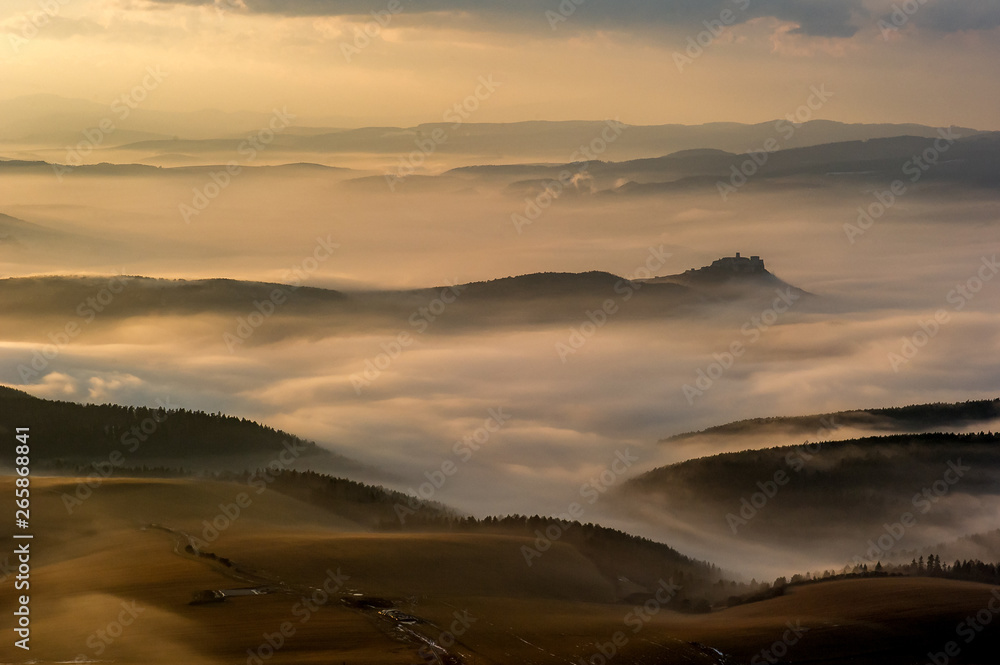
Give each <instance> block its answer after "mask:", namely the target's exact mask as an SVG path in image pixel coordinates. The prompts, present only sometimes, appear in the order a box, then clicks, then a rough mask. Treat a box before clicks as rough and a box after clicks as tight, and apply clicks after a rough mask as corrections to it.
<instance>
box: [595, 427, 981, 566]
mask: <svg viewBox="0 0 1000 665" xmlns="http://www.w3.org/2000/svg"><path fill="white" fill-rule="evenodd" d="M614 501H615V503H616V506H617V507H618V508H619V509H621V510H623V511H625V512H627V513H629V514H631V515H636V516H641V517H642V518H643V519H646V520H648V521H650V522H652V523H661V524H673V525H675V526H676V525H677V524H687V525H689V526H691V527H694V526H696V527H697V528H699V529H703V530H704V531H705V532H706V533H714V534H715V535H716V537H724V538H726V539H734V542H735V540H739V541H742V542H744V543H747V542H754V543H760V544H762V545H766V546H768V547H778V548H781V547H787V548H800V549H815V550H819V551H823V552H825V553H826V555H827V556H830V555H837V556H840V557H848V558H849V557H850V556H851V555H852V554H857V553H858V551H859V548H860V550H861V551H864V550H865V547H862V546H863V545H864V544H865V543H866V542H867V540H868V539H870V538H878V537H879V535H881V534H882V533H883V528H884V525H885V524H887V523H896V522H899V521H900V520H901V519H902V518H901V516H902V515H903V514H905V513H910V514H911V515H912V516H914V517H915V520H916V525H915V526H913V528H911V529H908V530H906V536H907V540H906V541H904V542H903V543H902V546H903V547H913V546H914V545H919V544H921V542H920V541H921V540H924V543H923V544H925V545H930V544H933V543H935V542H939V541H941V540H943V536H944V534H952V537H959V536H962V535H965V534H970V533H976V532H978V531H982V530H984V528H986V527H987V526H989V525H993V524H995V520H996V514H997V513H996V511H997V510H998V509H1000V434H993V433H983V434H947V433H929V434H907V435H891V436H883V437H867V438H861V439H853V440H847V441H834V442H816V443H813V444H808V445H806V444H803V445H800V446H785V447H778V448H768V449H763V450H747V451H744V452H735V453H725V454H721V455H714V456H710V457H703V458H699V459H692V460H688V461H685V462H681V463H678V464H673V465H669V466H665V467H661V468H658V469H654V470H652V471H649V472H647V473H644V474H643V475H641V476H638V477H636V478H633V479H631V480H629V481H628V482H627V483H626V484H625V485H624V486H622V488H621V489H620V490H618V491H616V493H615V498H614Z"/></svg>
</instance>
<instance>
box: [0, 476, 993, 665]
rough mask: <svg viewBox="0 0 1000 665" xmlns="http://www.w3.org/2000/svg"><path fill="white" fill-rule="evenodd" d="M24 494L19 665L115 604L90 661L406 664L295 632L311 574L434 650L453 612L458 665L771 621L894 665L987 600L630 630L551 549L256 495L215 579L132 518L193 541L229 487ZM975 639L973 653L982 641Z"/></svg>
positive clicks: (648, 655) (832, 588) (752, 639)
mask: <svg viewBox="0 0 1000 665" xmlns="http://www.w3.org/2000/svg"><path fill="white" fill-rule="evenodd" d="M33 487H34V490H35V491H34V494H33V501H34V503H33V507H32V508H33V516H34V518H35V519H34V521H33V523H32V527H33V528H32V530H33V531H34V532H35V533H36V540H35V541H34V543H33V545H32V547H33V548H34V558H33V559H32V564H33V569H32V583H33V586H32V593H33V597H32V611H33V616H34V617H35V619H34V623H33V627H34V630H35V632H34V634H33V639H34V642H33V645H34V646H35V648H33V650H32V653H31V657H32V658H36V659H39V660H43V661H45V660H72V659H73V658H75V657H76V656H77V655H78V654H86V655H88V656H90V657H97V654H96V653H95V651H94V650H93V649H90V648H88V646H87V640H88V637H89V636H91V635H92V634H94V631H96V630H98V629H101V628H106V627H107V625H108V623H110V622H113V621H114V620H115V619H116V617H117V616H118V615H119V613H120V611H121V605H120V604H121V602H122V601H126V602H131V601H133V600H134V601H136V602H137V603H138V606H139V607H141V608H143V611H142V612H141V614H140V616H139V618H138V619H137V620H136V622H135V623H134V624H133V625H131V626H128V627H126V628H125V629H124V631H123V634H122V636H121V637H120V638H118V639H117V640H115V641H114V643H113V644H111V645H110V646H109V647H108V648H107V651H105V652H103V653H102V654H101V655H100V656H99V658H100V659H107V660H114V661H115V662H120V663H140V662H141V663H150V662H187V663H199V664H200V663H242V662H246V649H247V648H251V647H252V648H256V647H257V646H258V645H259V644H260V643H261V641H262V639H263V638H262V636H263V634H264V633H273V632H274V631H275V630H276V629H277V628H278V627H279V626H280V625H281V623H282V622H283V621H292V622H294V623H293V624H292V625H293V626H294V627H295V629H296V633H295V635H293V636H292V637H290V638H289V639H288V644H287V646H286V647H285V648H283V649H281V650H280V651H279V653H278V654H277V655H276V656H275V657H274V658H273V659H272V660H271V661H269V662H275V663H329V662H334V663H336V662H347V663H413V662H419V661H420V658H419V656H418V655H417V653H416V650H417V646H418V643H416V642H414V641H413V640H412V639H411V640H409V641H407V640H406V639H404V635H403V634H402V633H401V632H400V631H399V630H398V629H397V628H395V627H393V626H392V625H391V624H390V623H389V622H386V621H384V620H381V619H379V618H378V617H377V616H376V615H375V614H374V613H372V612H363V611H359V610H355V609H350V608H347V607H345V606H343V605H341V604H339V603H337V602H331V603H328V604H326V605H324V606H323V607H321V608H320V609H319V611H317V612H316V613H315V614H313V615H312V616H311V618H310V619H309V620H308V621H307V622H305V623H299V619H298V617H297V616H295V615H293V614H292V608H293V607H294V605H295V603H296V602H297V600H298V599H299V598H300V597H301V594H302V593H305V592H308V591H309V589H311V588H314V587H317V586H319V585H320V584H321V583H322V581H323V577H324V576H325V570H326V569H327V568H334V569H336V568H338V567H339V568H340V569H341V571H342V572H344V573H346V574H348V575H350V576H351V579H350V580H349V581H348V582H347V585H346V589H345V591H346V590H350V592H355V591H356V592H358V593H364V594H368V595H383V596H387V597H390V598H393V599H395V600H397V601H398V602H399V603H400V604H401V608H402V609H404V610H406V611H413V612H414V613H415V614H417V615H419V616H420V617H422V618H423V619H425V620H427V622H428V623H425V624H422V625H420V626H418V627H416V628H417V630H418V631H419V632H420V633H421V634H424V635H425V636H430V637H434V638H436V637H438V636H439V635H440V633H441V632H442V631H443V630H445V629H447V628H448V626H449V625H450V624H451V622H452V621H453V616H454V615H453V613H454V612H455V611H460V610H467V611H468V612H469V613H470V614H471V615H472V616H473V617H475V618H476V622H475V623H474V624H473V626H472V627H471V628H470V629H469V631H468V632H467V633H466V634H464V635H462V636H461V638H460V644H459V645H458V646H457V647H456V648H455V649H453V653H456V654H459V655H461V656H462V657H463V659H464V661H465V662H470V663H471V662H476V663H538V664H542V663H566V662H567V661H571V662H575V660H576V659H577V658H585V657H589V656H590V655H591V654H592V653H594V652H595V649H596V648H597V645H598V644H599V643H604V642H607V641H608V640H610V639H611V637H612V636H613V635H614V634H615V632H616V631H622V633H623V634H625V635H626V636H627V637H628V638H629V643H628V645H627V646H626V647H625V651H624V654H625V655H622V656H619V657H618V659H617V662H622V663H649V664H650V665H653V664H654V663H671V662H677V663H681V662H684V663H711V662H714V661H713V658H712V657H711V656H710V655H709V652H708V651H705V650H704V649H702V648H701V647H697V646H692V645H691V644H688V643H689V642H700V643H702V644H705V645H709V646H712V647H714V648H718V649H721V650H723V651H725V652H727V653H730V654H732V655H734V656H738V658H739V660H738V661H737V662H746V661H747V660H749V658H750V657H751V656H752V655H753V654H754V653H756V652H757V651H758V650H759V649H761V648H764V647H767V646H768V645H770V644H771V643H772V642H773V641H774V640H776V639H779V638H780V635H781V632H782V631H783V630H784V628H783V626H784V625H785V622H786V621H801V622H802V625H804V626H806V627H809V628H810V631H811V632H809V633H807V635H806V637H805V638H804V639H803V640H802V642H801V643H800V644H799V645H797V646H796V649H797V650H796V651H795V660H796V661H797V662H798V661H801V660H810V659H818V658H820V657H824V658H828V659H830V658H832V659H830V660H827V662H848V661H847V660H845V659H844V654H856V653H867V652H876V651H878V650H880V649H884V648H885V647H886V646H887V645H888V646H891V647H892V648H893V649H895V651H894V653H893V655H892V657H890V656H889V655H886V654H882V655H880V656H878V658H879V659H880V660H878V661H877V662H883V663H892V662H899V663H903V662H909V660H907V659H908V658H909V659H912V660H916V659H918V658H919V657H920V656H921V655H922V653H921V651H920V650H921V649H925V647H926V648H928V649H929V648H933V647H934V645H935V644H938V643H941V644H943V642H944V641H946V640H947V639H950V638H951V637H952V635H951V633H952V632H953V627H954V623H955V622H956V621H957V619H959V618H961V617H962V616H965V615H966V614H971V613H974V612H975V611H977V610H978V609H980V608H982V607H985V603H986V599H987V598H988V595H989V591H990V589H989V588H988V587H984V586H982V585H975V584H968V583H960V582H950V581H945V580H937V579H933V580H931V579H879V580H851V581H844V582H833V583H825V584H816V585H811V586H808V587H802V588H797V589H795V590H793V591H792V592H791V593H790V594H789V595H787V596H785V597H781V598H777V599H773V600H771V601H766V602H762V603H756V604H752V605H746V606H741V607H738V608H733V609H730V610H726V611H724V612H717V613H713V614H710V615H681V614H677V613H675V612H672V611H668V610H666V609H665V610H663V611H661V612H658V613H657V614H656V615H655V616H654V617H652V620H651V622H650V623H648V624H645V625H644V626H643V627H642V628H641V629H640V630H639V631H638V632H632V628H631V624H626V617H627V615H628V613H629V612H631V611H634V609H635V608H633V607H632V606H630V605H627V604H621V603H612V602H609V594H610V586H609V585H608V582H607V580H606V578H605V577H603V576H602V575H601V574H600V572H599V571H598V570H597V569H596V568H595V566H594V565H593V564H592V563H591V562H589V561H588V560H587V559H586V558H585V557H583V556H582V555H581V554H580V552H579V551H577V550H576V549H575V548H573V547H571V546H569V545H563V544H557V545H556V546H555V547H553V548H552V549H551V550H550V551H548V552H547V553H546V554H545V556H543V557H542V558H541V559H538V560H536V562H535V567H533V568H532V569H529V568H527V567H526V566H524V565H523V563H522V562H521V561H520V560H519V558H518V555H517V554H516V552H517V549H518V547H517V545H518V541H519V540H520V541H522V542H529V541H527V540H526V539H518V538H517V537H514V536H500V535H476V534H471V535H463V534H374V533H370V532H364V531H363V529H361V528H360V527H359V526H357V525H356V524H352V523H351V522H349V521H347V520H344V519H343V518H337V517H336V516H331V515H330V514H329V513H328V512H327V511H325V510H322V509H320V508H318V507H313V506H309V505H307V504H303V503H301V502H299V501H297V500H295V499H291V498H289V497H287V496H283V495H280V494H277V493H275V492H272V491H266V492H264V493H262V494H260V495H255V496H254V500H253V503H252V505H250V506H249V507H247V508H244V509H243V510H242V512H243V515H242V516H241V517H240V518H239V519H238V520H236V522H235V523H234V524H233V525H232V526H231V527H230V528H228V529H225V530H224V531H223V533H222V534H221V535H220V536H219V537H218V538H217V539H216V540H214V541H213V542H211V543H209V544H208V546H207V547H206V548H205V549H210V550H212V551H214V552H215V553H217V554H218V555H220V556H225V557H228V558H230V559H232V560H233V561H235V562H236V566H235V567H234V568H227V567H225V566H223V565H221V564H219V563H217V562H215V561H212V560H209V559H206V558H198V557H194V556H191V555H188V554H185V553H184V552H183V551H178V547H179V545H181V544H183V542H182V541H181V540H179V539H178V538H177V537H176V536H175V535H174V534H171V533H169V532H167V531H164V530H160V529H145V530H143V529H141V525H142V524H143V523H145V522H146V521H147V520H148V521H154V522H156V523H157V524H161V525H164V526H169V527H173V528H175V529H184V530H187V531H189V532H194V533H197V531H198V529H199V527H200V526H202V525H203V520H205V519H209V520H211V519H212V518H213V517H214V516H215V515H216V514H217V513H218V512H219V504H220V503H223V504H225V503H229V502H232V501H233V500H234V499H235V497H236V496H238V495H239V493H240V492H242V491H244V490H246V486H243V485H239V484H234V483H221V482H214V481H212V482H210V481H174V480H171V481H162V480H128V479H114V480H109V481H106V482H105V484H104V485H103V486H101V487H100V488H98V489H97V490H95V492H94V495H93V496H92V497H91V498H89V499H88V500H86V501H85V502H84V503H83V505H81V506H79V507H78V508H76V510H75V511H74V512H73V514H72V515H70V514H68V513H67V511H66V510H65V508H64V507H63V505H62V500H61V498H60V495H61V493H62V492H63V491H65V490H67V489H72V487H73V485H72V484H71V483H70V482H68V481H67V479H64V478H58V479H56V478H51V479H45V478H37V479H35V480H34V485H33ZM11 494H12V480H11V479H10V478H4V479H3V480H2V481H0V495H2V496H7V497H9V496H11ZM9 535H10V532H9V530H7V531H6V532H5V533H0V538H5V539H7V540H8V542H9ZM234 575H235V576H236V577H235V578H234ZM256 581H270V582H271V583H280V584H282V585H283V586H284V589H285V590H286V591H285V592H283V593H275V594H272V595H268V596H262V597H249V598H234V599H230V600H227V601H226V602H225V603H221V604H211V605H200V606H191V605H188V604H187V601H188V600H189V599H190V597H191V594H192V593H193V592H194V591H197V590H200V589H206V588H233V587H241V586H248V585H249V584H252V583H255V582H256ZM12 604H13V594H4V595H3V596H0V611H2V612H8V611H12ZM667 607H669V605H668V606H667ZM980 639H981V640H982V641H983V644H985V643H986V641H987V640H988V639H989V638H987V637H982V638H980ZM975 646H976V645H975V644H974V645H973V647H975ZM4 649H5V651H4V653H3V659H4V660H7V651H6V649H7V647H6V645H5V647H4ZM924 653H925V652H924ZM967 653H971V651H968V652H967ZM14 655H20V654H14ZM15 662H18V661H15ZM850 662H876V661H875V660H871V661H864V660H861V661H850ZM968 662H974V661H968ZM980 662H986V661H980Z"/></svg>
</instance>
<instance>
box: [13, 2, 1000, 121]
mask: <svg viewBox="0 0 1000 665" xmlns="http://www.w3.org/2000/svg"><path fill="white" fill-rule="evenodd" d="M418 3H419V0H410V1H404V0H399V3H398V4H393V2H387V1H383V0H379V1H375V0H373V1H371V2H366V1H364V0H353V1H339V0H328V1H324V0H292V1H291V2H285V3H277V2H270V1H269V0H247V2H246V4H245V5H244V3H242V2H237V1H236V0H216V2H215V4H213V3H212V2H201V1H200V0H187V2H170V1H166V0H164V1H161V2H148V1H143V0H62V1H60V0H49V1H48V2H47V1H46V0H10V1H8V2H4V3H3V5H2V8H0V99H11V98H16V97H20V96H25V95H33V94H40V93H42V94H54V95H59V96H63V97H69V98H76V99H84V100H89V101H92V102H98V103H101V104H105V103H111V102H112V101H113V100H114V99H116V98H118V97H120V96H121V95H122V94H125V93H127V92H128V91H129V90H130V89H131V88H132V87H134V86H135V85H137V84H138V83H139V82H141V80H142V78H143V75H144V72H145V70H146V68H147V67H148V66H159V67H161V68H162V69H163V70H164V71H165V72H167V73H168V77H167V79H166V80H165V82H164V83H163V85H162V86H159V87H158V88H157V89H156V90H155V91H153V92H152V93H151V94H150V95H149V96H148V98H147V99H146V100H144V101H143V106H144V107H145V108H148V109H151V110H171V111H191V110H199V109H205V108H214V109H220V110H224V111H237V110H251V111H261V112H263V111H267V110H269V109H270V108H272V107H275V106H278V107H282V106H287V107H288V109H289V110H291V111H293V112H295V113H297V114H298V115H299V116H300V117H302V118H303V119H306V120H307V122H308V123H310V124H315V123H319V122H325V123H330V124H333V125H338V126H365V125H378V124H392V125H411V124H416V123H419V122H432V121H436V120H440V119H441V116H442V115H443V113H445V112H446V111H447V109H449V108H450V107H452V106H453V105H454V104H455V103H457V102H460V101H461V100H463V99H464V98H465V97H466V96H467V95H469V94H471V93H473V91H474V90H475V87H476V85H477V80H478V78H479V77H480V76H490V75H492V76H493V77H494V79H495V80H496V81H498V82H499V83H501V87H499V89H498V90H497V92H496V94H495V95H492V96H491V97H490V99H489V100H487V101H486V102H484V103H483V104H482V105H481V106H480V108H478V109H477V110H476V112H475V114H474V116H473V117H471V118H470V120H472V121H477V122H509V121H517V120H534V119H546V120H568V119H600V118H607V117H620V118H621V119H622V120H623V121H625V122H629V123H633V124H661V123H684V124H698V123H703V122H717V121H736V122H763V121H766V120H771V119H775V118H779V117H783V116H784V115H786V114H787V113H789V112H792V111H794V110H795V109H796V108H797V107H798V106H799V105H800V104H802V103H803V102H804V101H805V100H806V98H807V97H808V95H809V89H810V86H812V85H821V84H825V85H826V86H827V87H828V88H829V89H830V90H831V91H833V92H834V94H835V99H834V100H833V101H832V102H831V103H830V104H828V105H827V106H826V107H824V108H823V109H822V112H821V113H820V114H819V116H820V117H824V118H828V119H832V120H840V121H846V122H918V123H923V124H928V125H950V124H954V125H962V126H972V127H976V128H980V129H998V128H1000V123H998V122H997V113H996V109H997V107H998V102H1000V82H998V80H997V77H996V76H995V73H994V72H993V71H992V69H991V68H990V67H987V66H984V65H985V63H993V62H997V60H998V56H1000V40H998V35H1000V29H998V28H997V27H993V26H995V24H996V23H997V22H998V20H1000V10H997V9H995V8H993V5H992V3H975V2H968V3H944V2H939V1H937V0H930V1H929V2H927V3H926V4H924V5H921V6H920V8H919V9H918V10H917V11H916V12H915V13H914V14H913V15H912V16H908V17H906V20H905V21H903V20H902V19H899V18H898V17H897V19H896V22H897V23H899V24H900V27H899V29H887V28H886V26H887V25H892V23H891V22H892V21H893V19H892V15H891V11H892V9H891V7H892V5H891V3H885V2H881V1H878V2H874V1H865V2H862V1H861V0H857V1H851V0H848V1H843V0H829V1H826V2H824V1H822V0H821V1H819V2H803V1H801V0H784V1H782V2H775V3H771V5H774V7H776V9H774V10H773V11H764V10H763V9H757V8H756V5H753V4H746V5H745V4H744V3H743V0H725V1H723V0H718V1H716V0H711V1H709V2H706V3H704V7H703V11H700V12H699V11H696V10H685V11H683V12H682V11H680V10H672V9H671V8H670V7H671V5H673V4H678V3H672V2H665V3H660V4H656V5H655V6H654V5H653V4H650V6H649V7H645V6H644V5H646V4H648V3H644V2H642V1H640V0H634V1H632V2H625V3H620V5H614V4H612V3H610V1H608V2H603V1H599V0H589V2H584V3H582V4H580V5H579V6H575V5H572V3H571V2H570V0H566V2H565V3H564V10H563V11H562V13H560V9H559V6H560V5H559V3H558V2H555V1H554V0H553V1H552V2H527V1H519V2H511V3H509V6H508V4H507V3H504V4H503V5H502V8H500V9H498V7H501V3H490V2H484V1H479V2H475V1H473V2H466V3H462V2H457V1H453V2H448V1H446V0H437V1H435V2H425V3H422V4H423V6H420V4H418ZM838 3H839V4H838ZM956 4H962V5H963V11H962V12H961V13H960V14H956V15H955V16H952V15H951V14H950V13H949V11H950V9H949V8H951V7H953V6H955V5H956ZM241 5H242V6H241ZM272 6H274V7H278V8H279V11H280V12H283V13H274V12H273V11H272ZM569 6H575V7H576V8H575V10H574V11H573V12H572V13H567V12H566V11H565V7H569ZM743 6H746V9H745V10H741V7H743ZM616 7H618V8H619V9H620V11H616ZM845 7H846V8H847V9H846V10H845V9H844V8H845ZM393 9H396V10H398V11H397V13H395V14H393V13H392V10H393ZM428 9H429V10H432V11H428ZM371 11H375V12H383V13H382V14H380V18H381V21H382V22H383V23H384V24H385V25H384V26H381V25H377V24H376V22H375V19H374V18H373V17H372V15H371V13H370V12H371ZM295 12H299V13H300V14H303V15H288V14H292V13H295ZM546 12H549V13H548V14H546ZM724 12H729V13H728V14H726V13H724ZM553 17H558V18H553ZM562 19H565V20H562ZM879 21H883V23H882V24H881V26H880V24H879ZM706 22H708V24H709V25H712V24H713V22H714V25H715V32H717V35H711V34H710V33H709V32H707V30H708V28H707V27H706V25H705V23H706ZM724 22H725V23H727V24H724ZM720 25H721V26H722V27H721V29H719V27H718V26H720ZM802 26H805V27H802ZM969 27H976V28H977V29H974V30H972V29H967V28H969ZM366 28H367V29H368V32H370V33H372V34H373V35H374V36H371V37H368V36H366V35H365V34H364V32H363V31H364V30H365V29H366ZM893 28H895V26H893ZM689 39H692V40H698V39H700V40H701V41H702V42H703V43H705V44H707V46H706V47H705V48H704V52H703V53H702V54H700V55H697V49H694V50H690V51H688V54H689V55H691V54H693V55H694V57H693V58H692V59H691V60H690V61H688V62H686V63H683V71H681V68H680V67H679V66H678V64H677V58H676V54H678V53H680V54H684V53H685V51H686V50H687V49H688V47H689V46H690V44H691V42H689V41H688V40H689Z"/></svg>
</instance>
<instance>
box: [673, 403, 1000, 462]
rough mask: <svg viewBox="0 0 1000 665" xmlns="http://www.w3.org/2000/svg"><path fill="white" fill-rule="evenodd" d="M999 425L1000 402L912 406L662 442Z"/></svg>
mask: <svg viewBox="0 0 1000 665" xmlns="http://www.w3.org/2000/svg"><path fill="white" fill-rule="evenodd" d="M997 421H1000V398H998V399H992V400H972V401H967V402H956V403H953V404H945V403H934V404H913V405H909V406H898V407H886V408H881V409H853V410H850V411H836V412H830V413H819V414H813V415H808V416H774V417H770V418H752V419H749V420H739V421H736V422H731V423H726V424H725V425H716V426H715V427H709V428H707V429H703V430H700V431H697V432H684V433H681V434H674V435H672V436H670V437H667V438H665V439H662V440H661V441H660V443H663V444H669V445H672V446H695V445H699V444H708V445H711V446H714V447H718V448H722V449H727V448H728V449H732V450H747V449H750V448H756V447H768V446H769V445H770V446H772V447H773V446H775V445H782V444H787V443H790V442H796V443H797V442H800V441H802V440H807V441H816V440H819V439H823V438H830V437H831V436H833V435H834V434H838V435H839V436H840V438H844V436H843V435H844V434H845V433H848V434H899V433H919V432H928V431H963V430H967V429H969V428H976V429H993V428H994V426H995V424H996V423H997Z"/></svg>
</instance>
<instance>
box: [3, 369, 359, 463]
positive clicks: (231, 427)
mask: <svg viewBox="0 0 1000 665" xmlns="http://www.w3.org/2000/svg"><path fill="white" fill-rule="evenodd" d="M165 407H170V408H165ZM18 427H28V428H30V432H31V439H30V440H31V444H32V446H31V460H32V464H33V465H34V466H35V468H36V469H40V470H44V469H46V468H48V469H50V470H52V469H60V468H62V469H66V470H73V469H74V468H75V467H78V466H83V465H88V464H100V463H107V462H109V461H110V463H111V464H112V465H114V466H139V465H158V466H168V467H175V468H184V469H188V470H200V469H226V468H232V469H246V468H256V467H259V466H266V465H267V464H268V463H269V462H271V461H274V460H277V463H279V464H281V465H282V466H288V467H297V466H309V467H315V468H323V469H326V470H332V469H333V468H336V467H342V468H343V469H344V470H349V469H351V468H361V465H359V464H358V463H356V462H353V461H351V460H349V459H347V458H344V457H341V456H339V455H336V454H334V453H331V452H329V451H328V450H325V449H324V448H321V447H319V446H318V445H316V444H315V443H314V442H311V441H305V440H303V439H301V438H299V437H297V436H294V435H291V434H288V433H285V432H282V431H279V430H275V429H273V428H270V427H267V426H264V425H260V424H258V423H256V422H253V421H251V420H247V419H241V418H235V417H232V416H225V415H222V414H208V413H203V412H200V411H188V410H186V409H181V408H174V407H173V406H172V405H170V404H165V405H164V406H160V407H158V408H146V407H132V406H118V405H114V404H76V403H73V402H61V401H52V400H46V399H40V398H37V397H33V396H32V395H29V394H28V393H25V392H22V391H20V390H15V389H13V388H7V387H3V386H0V436H3V437H8V436H13V433H14V431H15V428H18ZM282 455H283V457H279V456H282ZM0 462H2V463H3V464H4V465H9V464H10V463H11V460H10V459H9V455H8V456H7V457H6V458H4V459H2V460H0Z"/></svg>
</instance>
